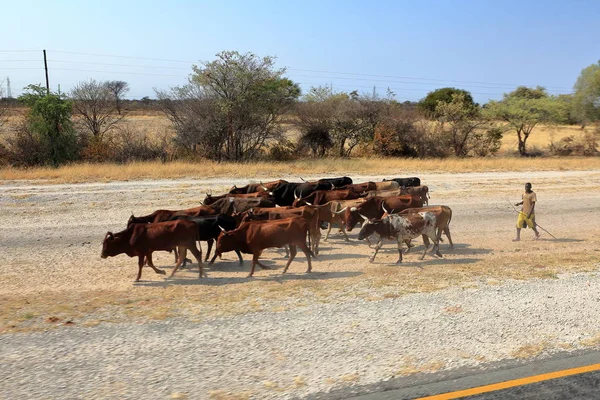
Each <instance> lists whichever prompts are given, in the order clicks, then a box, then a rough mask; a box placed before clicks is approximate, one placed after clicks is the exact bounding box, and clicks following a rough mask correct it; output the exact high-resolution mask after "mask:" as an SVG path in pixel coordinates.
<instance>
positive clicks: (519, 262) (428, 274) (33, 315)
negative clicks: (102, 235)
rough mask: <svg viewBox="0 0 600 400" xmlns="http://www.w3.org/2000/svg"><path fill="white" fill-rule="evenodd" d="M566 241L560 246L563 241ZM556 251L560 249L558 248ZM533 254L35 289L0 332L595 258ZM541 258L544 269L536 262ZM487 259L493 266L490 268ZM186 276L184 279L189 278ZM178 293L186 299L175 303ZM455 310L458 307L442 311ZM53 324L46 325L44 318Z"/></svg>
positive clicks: (335, 296) (546, 272)
mask: <svg viewBox="0 0 600 400" xmlns="http://www.w3.org/2000/svg"><path fill="white" fill-rule="evenodd" d="M568 245H569V244H566V245H565V246H568ZM561 249H562V250H561ZM565 249H566V247H565V248H563V246H557V249H556V252H552V253H551V254H547V255H538V256H536V257H537V258H540V260H536V264H531V263H527V262H526V261H523V259H522V257H521V256H520V255H519V254H518V253H517V254H514V255H506V254H505V255H503V256H502V257H501V259H494V260H493V261H492V260H491V259H482V260H481V261H478V262H476V263H471V264H461V263H451V262H450V263H448V264H444V265H442V264H440V265H436V266H435V267H431V268H423V269H420V268H398V267H396V266H375V265H373V266H370V267H369V268H367V269H365V272H364V274H360V275H357V276H355V277H349V278H345V279H339V280H327V279H319V275H318V274H315V275H314V278H315V279H306V280H304V279H299V280H286V279H284V278H281V279H272V278H269V277H265V278H255V280H252V281H248V282H246V283H240V284H237V285H224V286H204V285H203V286H202V290H198V287H197V286H196V285H176V284H169V282H165V283H164V284H162V285H157V287H133V288H130V289H128V290H119V291H109V290H97V291H82V292H79V291H76V290H73V291H70V292H69V293H65V292H39V293H36V294H31V293H29V294H26V295H20V294H16V293H13V294H10V295H5V296H0V303H2V304H4V305H6V306H5V307H3V312H2V313H1V314H0V333H2V332H25V331H36V330H43V329H50V328H54V327H57V326H62V325H63V324H64V323H65V322H66V321H73V323H74V324H76V325H83V326H93V325H95V324H97V323H104V322H125V321H148V320H164V319H167V318H177V317H183V318H191V319H194V320H197V321H201V320H203V319H205V318H213V317H219V316H231V315H239V314H246V313H253V312H259V311H261V310H262V309H263V308H264V307H266V309H270V306H269V305H273V304H277V305H278V306H281V307H286V308H290V309H291V308H297V307H306V304H305V303H304V299H306V298H310V299H313V300H314V301H316V302H320V303H328V302H333V301H335V302H339V301H347V300H351V299H354V298H362V299H365V300H368V301H379V300H383V299H384V298H385V297H387V296H386V294H387V293H390V292H393V293H397V294H398V296H401V295H404V294H408V293H419V292H421V293H423V292H433V291H436V290H442V289H445V288H449V287H455V286H461V285H477V284H478V282H482V281H487V280H489V279H492V280H495V281H498V282H502V281H506V280H508V279H518V280H526V279H533V278H539V279H555V278H556V276H557V274H558V273H564V272H590V271H594V270H597V268H598V267H597V265H598V262H599V261H600V257H599V256H598V255H596V254H594V255H590V253H589V251H587V250H586V249H582V250H580V251H572V250H571V251H569V252H567V251H564V250H565ZM537 261H542V262H543V264H544V265H545V266H546V267H545V268H536V265H537ZM491 262H493V265H494V266H495V268H490V263H491ZM195 281H196V279H192V280H191V281H190V282H195ZM182 299H185V300H184V301H182ZM443 311H444V312H447V313H456V312H460V308H459V306H457V307H456V308H449V309H445V310H443ZM51 317H53V318H58V319H59V322H58V323H49V322H47V321H49V318H51Z"/></svg>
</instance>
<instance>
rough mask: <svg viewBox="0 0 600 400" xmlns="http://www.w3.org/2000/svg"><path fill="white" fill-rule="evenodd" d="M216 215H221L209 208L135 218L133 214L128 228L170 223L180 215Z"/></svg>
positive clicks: (158, 213) (162, 212) (159, 213)
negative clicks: (138, 225)
mask: <svg viewBox="0 0 600 400" xmlns="http://www.w3.org/2000/svg"><path fill="white" fill-rule="evenodd" d="M216 214H219V212H218V211H215V209H214V208H212V207H208V206H200V207H194V208H188V209H185V210H156V211H154V212H153V213H152V214H148V215H144V216H141V217H135V216H134V215H133V214H131V217H129V220H128V221H127V226H129V225H131V224H148V223H155V222H164V221H169V220H171V219H173V218H174V217H177V216H180V215H187V216H188V217H206V216H209V215H216Z"/></svg>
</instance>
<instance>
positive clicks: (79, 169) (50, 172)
mask: <svg viewBox="0 0 600 400" xmlns="http://www.w3.org/2000/svg"><path fill="white" fill-rule="evenodd" d="M592 169H600V158H598V157H582V158H578V157H563V158H535V159H523V158H512V157H507V158H473V159H426V160H419V159H398V158H394V159H384V158H353V159H337V158H325V159H317V160H314V159H306V160H300V161H293V162H252V163H246V164H243V165H240V164H239V163H216V162H212V161H202V162H185V161H177V162H170V163H161V162H138V163H130V164H125V165H121V164H91V163H89V164H88V163H84V164H73V165H67V166H63V167H60V168H49V167H43V168H28V169H18V168H11V167H4V168H1V169H0V180H4V181H7V180H23V179H24V180H33V181H36V180H38V181H39V180H42V181H44V182H43V183H80V182H107V181H127V180H138V179H175V178H218V177H229V178H231V177H238V178H244V177H251V176H265V177H280V176H289V175H290V173H293V174H294V175H297V176H298V177H300V176H303V175H304V176H309V175H332V174H353V173H360V174H372V175H387V176H389V177H393V176H396V175H410V174H418V173H421V172H434V173H435V172H440V173H443V172H445V173H448V172H455V173H458V172H484V171H485V172H490V171H545V170H548V171H550V170H559V171H568V170H592Z"/></svg>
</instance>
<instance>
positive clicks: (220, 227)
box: [217, 224, 227, 232]
mask: <svg viewBox="0 0 600 400" xmlns="http://www.w3.org/2000/svg"><path fill="white" fill-rule="evenodd" d="M217 226H218V227H219V229H220V230H221V231H222V232H227V231H226V230H225V229H223V227H222V226H221V225H219V224H217Z"/></svg>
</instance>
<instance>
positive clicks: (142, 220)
mask: <svg viewBox="0 0 600 400" xmlns="http://www.w3.org/2000/svg"><path fill="white" fill-rule="evenodd" d="M217 214H219V212H218V211H216V210H215V209H214V208H212V207H208V206H200V207H194V208H188V209H185V210H156V211H154V212H153V213H152V214H148V215H143V216H141V217H136V216H134V215H133V214H131V217H129V220H128V221H127V226H130V225H132V224H150V223H156V222H164V221H171V220H173V219H175V218H177V217H179V216H188V217H208V216H210V215H217ZM173 254H174V255H175V262H177V260H178V258H179V253H178V251H177V248H174V249H173ZM207 257H208V253H207ZM185 261H187V260H186V259H184V265H185Z"/></svg>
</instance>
